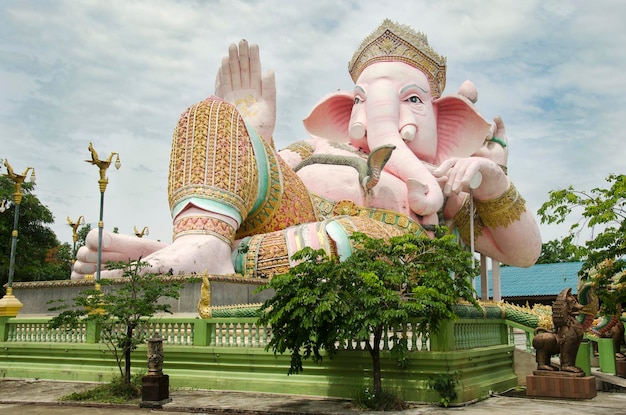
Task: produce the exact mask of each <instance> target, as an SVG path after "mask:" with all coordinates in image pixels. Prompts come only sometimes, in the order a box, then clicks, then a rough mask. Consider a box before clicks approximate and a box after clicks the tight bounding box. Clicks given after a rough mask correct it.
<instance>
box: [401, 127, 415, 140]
mask: <svg viewBox="0 0 626 415" xmlns="http://www.w3.org/2000/svg"><path fill="white" fill-rule="evenodd" d="M415 133H417V128H416V127H415V126H414V125H412V124H409V125H405V126H404V127H402V129H401V130H400V135H402V139H403V140H404V141H411V140H413V139H414V138H415Z"/></svg>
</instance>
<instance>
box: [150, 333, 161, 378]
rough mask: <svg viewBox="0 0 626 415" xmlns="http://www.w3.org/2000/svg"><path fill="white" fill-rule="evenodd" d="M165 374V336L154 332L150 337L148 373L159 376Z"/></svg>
mask: <svg viewBox="0 0 626 415" xmlns="http://www.w3.org/2000/svg"><path fill="white" fill-rule="evenodd" d="M162 374H163V337H161V335H160V334H159V333H154V334H153V335H152V337H150V338H149V339H148V375H149V376H158V375H162Z"/></svg>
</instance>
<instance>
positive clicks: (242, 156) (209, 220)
mask: <svg viewBox="0 0 626 415" xmlns="http://www.w3.org/2000/svg"><path fill="white" fill-rule="evenodd" d="M251 133H252V134H253V132H249V131H248V129H247V127H246V125H245V123H244V121H243V119H242V118H241V116H240V115H239V113H238V112H237V110H236V109H235V107H234V106H232V105H231V104H228V103H226V102H224V101H222V100H220V99H218V98H214V97H211V98H209V99H207V100H204V101H202V102H199V103H197V104H195V105H192V106H191V107H189V108H188V109H187V110H186V111H185V112H184V113H183V114H182V116H181V117H180V119H179V121H178V124H177V126H176V129H175V131H174V137H173V140H172V152H171V157H170V166H169V182H168V199H169V204H170V209H171V212H172V219H173V225H174V230H173V242H172V244H171V245H169V246H168V247H166V248H164V249H161V250H159V251H157V252H155V253H154V254H152V255H150V256H148V257H146V258H145V260H146V261H147V262H149V263H150V264H151V265H152V269H151V270H152V271H154V272H159V273H168V272H170V273H173V274H179V273H192V272H196V273H204V272H208V273H209V274H233V273H234V268H233V263H232V260H231V252H232V245H233V241H234V239H235V234H236V232H237V229H239V227H240V226H241V224H242V223H243V222H244V220H245V219H246V218H247V216H248V213H249V212H250V211H251V210H252V209H253V206H254V203H255V201H256V198H257V194H258V193H259V187H260V184H261V182H260V180H259V172H258V165H257V161H256V158H255V152H254V143H253V142H252V139H253V138H252V137H251Z"/></svg>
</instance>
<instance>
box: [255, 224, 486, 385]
mask: <svg viewBox="0 0 626 415" xmlns="http://www.w3.org/2000/svg"><path fill="white" fill-rule="evenodd" d="M351 238H352V240H353V243H355V244H356V246H358V247H359V249H358V250H356V252H354V253H353V254H352V255H351V256H350V257H348V258H347V259H346V260H345V261H341V262H340V261H339V260H338V259H337V258H336V257H332V258H329V257H327V256H325V254H324V251H323V250H313V249H311V248H305V249H303V250H301V251H299V252H297V253H296V254H295V255H294V257H293V259H295V260H297V261H300V262H299V264H298V265H296V266H295V267H293V268H292V269H291V270H290V271H289V273H287V274H284V275H279V276H275V277H274V278H272V280H271V281H270V282H269V283H268V284H267V285H266V286H264V289H268V288H271V289H273V290H274V291H275V295H274V296H273V297H272V298H270V299H268V300H267V301H266V302H265V303H264V304H263V306H262V308H261V309H262V311H263V312H262V315H261V318H260V322H261V324H270V325H271V327H272V338H271V340H270V342H269V344H268V346H267V349H268V350H269V349H272V350H273V351H274V353H281V354H282V353H285V352H286V351H287V350H289V351H290V353H291V364H290V368H289V371H288V373H289V374H294V373H299V372H300V371H302V370H303V367H302V361H303V359H308V358H312V359H313V361H315V362H320V361H321V360H322V354H321V351H322V350H325V351H326V352H327V353H328V354H329V355H332V354H333V353H335V352H336V350H337V347H338V345H339V344H343V343H344V342H346V341H352V340H359V341H363V342H365V347H366V349H367V350H368V352H369V354H370V356H371V358H372V369H373V383H374V392H375V394H376V396H377V397H378V396H382V395H381V393H382V384H381V373H380V342H381V338H382V335H383V333H384V330H385V329H386V328H388V327H393V328H400V327H404V326H406V324H407V323H409V322H417V330H418V331H419V332H420V333H422V334H424V335H426V334H427V333H431V334H432V333H434V332H436V331H437V330H438V328H439V324H440V322H441V321H443V320H446V319H454V318H455V314H454V312H453V311H452V305H453V304H455V303H456V302H458V300H459V298H462V299H465V300H467V301H470V302H472V303H473V304H476V300H475V299H474V290H473V288H472V279H473V278H474V277H475V276H476V273H477V270H478V267H475V268H472V266H471V261H473V257H472V256H471V254H470V253H469V252H465V251H463V250H462V248H461V247H460V246H459V245H458V243H457V242H456V241H455V240H454V238H453V237H452V236H451V235H448V236H444V237H442V238H436V239H433V240H431V239H428V238H419V237H415V236H412V235H405V236H402V237H395V238H391V239H390V240H388V241H385V240H382V239H372V238H369V237H367V236H366V235H364V234H361V233H355V234H354V235H352V237H351ZM393 341H394V347H393V349H392V352H393V353H394V354H395V355H396V356H397V357H398V358H399V363H401V364H405V363H406V357H407V355H408V354H407V351H408V344H407V340H406V338H403V337H402V336H395V337H394V338H393Z"/></svg>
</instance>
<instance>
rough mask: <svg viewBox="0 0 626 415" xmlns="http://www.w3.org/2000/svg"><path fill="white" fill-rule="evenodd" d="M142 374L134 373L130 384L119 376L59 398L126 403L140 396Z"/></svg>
mask: <svg viewBox="0 0 626 415" xmlns="http://www.w3.org/2000/svg"><path fill="white" fill-rule="evenodd" d="M142 378H143V374H137V375H134V376H133V377H132V378H131V381H130V385H126V384H124V381H123V380H122V378H121V376H118V377H116V378H114V379H113V380H111V382H109V383H103V384H101V385H98V386H96V387H95V388H93V389H89V390H86V391H84V392H74V393H71V394H69V395H65V396H63V397H62V398H61V400H62V401H80V402H105V403H128V402H131V401H134V400H137V399H138V398H141V379H142Z"/></svg>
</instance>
